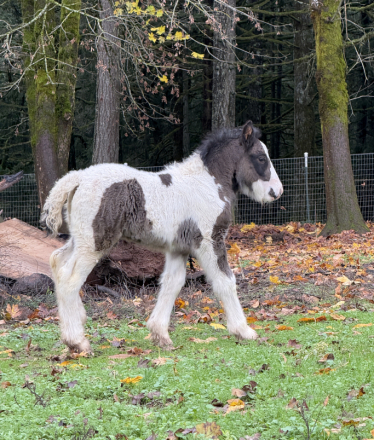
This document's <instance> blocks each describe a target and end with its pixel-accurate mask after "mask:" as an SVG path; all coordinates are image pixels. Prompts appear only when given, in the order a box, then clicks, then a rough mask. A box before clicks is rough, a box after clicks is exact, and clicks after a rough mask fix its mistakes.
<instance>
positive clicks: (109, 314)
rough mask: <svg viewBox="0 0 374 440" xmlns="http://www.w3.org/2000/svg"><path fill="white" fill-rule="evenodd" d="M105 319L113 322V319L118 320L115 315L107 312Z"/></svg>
mask: <svg viewBox="0 0 374 440" xmlns="http://www.w3.org/2000/svg"><path fill="white" fill-rule="evenodd" d="M106 317H107V318H108V319H111V320H113V319H117V318H118V317H117V315H116V314H115V313H113V312H112V311H110V312H108V313H107V314H106Z"/></svg>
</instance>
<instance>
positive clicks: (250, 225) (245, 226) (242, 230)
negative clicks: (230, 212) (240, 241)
mask: <svg viewBox="0 0 374 440" xmlns="http://www.w3.org/2000/svg"><path fill="white" fill-rule="evenodd" d="M255 227H256V225H255V224H254V223H253V222H252V223H251V224H249V225H244V226H243V227H242V228H241V229H240V232H248V231H252V229H254V228H255Z"/></svg>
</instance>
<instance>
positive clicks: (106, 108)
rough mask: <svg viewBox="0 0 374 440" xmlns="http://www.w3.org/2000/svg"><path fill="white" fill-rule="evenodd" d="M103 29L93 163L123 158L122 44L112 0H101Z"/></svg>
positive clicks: (100, 41) (98, 66) (99, 55)
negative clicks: (121, 104)
mask: <svg viewBox="0 0 374 440" xmlns="http://www.w3.org/2000/svg"><path fill="white" fill-rule="evenodd" d="M100 7H101V11H100V18H101V20H102V28H103V33H102V35H100V36H99V37H98V42H97V91H96V115H95V134H94V146H93V157H92V163H94V164H97V163H108V162H118V158H119V116H120V113H119V106H120V78H119V72H120V70H119V64H118V63H119V46H118V45H117V43H118V40H117V38H116V37H117V35H118V27H117V26H116V20H115V18H114V16H113V9H112V6H111V4H110V2H109V1H108V0H100Z"/></svg>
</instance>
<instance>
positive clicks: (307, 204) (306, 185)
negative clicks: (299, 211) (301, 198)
mask: <svg viewBox="0 0 374 440" xmlns="http://www.w3.org/2000/svg"><path fill="white" fill-rule="evenodd" d="M304 158H305V192H306V216H307V222H308V223H310V207H309V188H308V153H304Z"/></svg>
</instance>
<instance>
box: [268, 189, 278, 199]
mask: <svg viewBox="0 0 374 440" xmlns="http://www.w3.org/2000/svg"><path fill="white" fill-rule="evenodd" d="M269 196H270V197H273V198H274V199H276V198H277V196H276V195H275V192H274V190H273V188H271V190H270V191H269Z"/></svg>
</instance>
